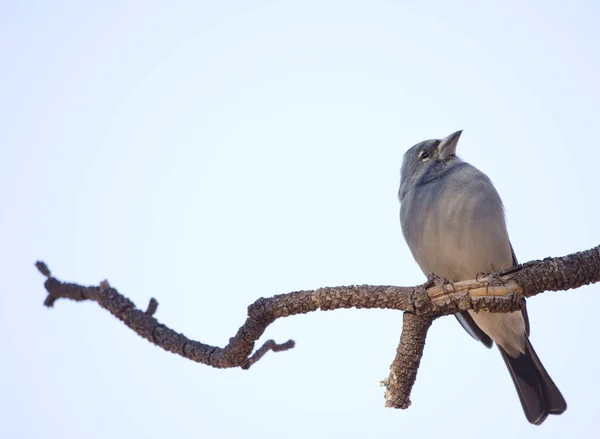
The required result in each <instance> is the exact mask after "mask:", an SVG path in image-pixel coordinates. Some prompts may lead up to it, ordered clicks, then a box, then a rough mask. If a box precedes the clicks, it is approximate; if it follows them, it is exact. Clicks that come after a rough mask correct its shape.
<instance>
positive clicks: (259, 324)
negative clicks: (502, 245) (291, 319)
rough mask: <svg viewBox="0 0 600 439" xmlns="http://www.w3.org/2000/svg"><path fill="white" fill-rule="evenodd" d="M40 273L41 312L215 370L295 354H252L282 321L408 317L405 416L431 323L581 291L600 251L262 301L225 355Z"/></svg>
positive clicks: (399, 386)
mask: <svg viewBox="0 0 600 439" xmlns="http://www.w3.org/2000/svg"><path fill="white" fill-rule="evenodd" d="M36 266H37V268H38V270H39V271H40V272H41V273H42V274H43V275H44V276H46V277H47V280H46V282H45V283H44V286H45V287H46V290H47V292H48V296H47V297H46V300H45V302H44V304H45V305H46V306H48V307H52V306H53V305H54V303H55V301H56V300H58V299H62V298H64V299H71V300H76V301H82V300H93V301H95V302H97V303H98V304H99V305H100V306H101V307H102V308H104V309H106V310H107V311H109V312H110V313H111V314H113V315H114V316H115V317H117V318H118V319H119V320H121V321H122V322H123V323H125V324H126V325H127V326H128V327H130V328H131V329H132V330H134V331H135V332H136V333H137V334H138V335H140V336H141V337H143V338H145V339H146V340H148V341H150V342H151V343H154V344H155V345H157V346H159V347H161V348H163V349H165V350H167V351H169V352H173V353H175V354H178V355H181V356H182V357H185V358H187V359H190V360H192V361H196V362H199V363H203V364H206V365H209V366H212V367H217V368H231V367H241V368H243V369H248V368H249V367H250V366H252V365H253V364H254V363H255V362H257V361H258V360H260V359H261V358H262V357H263V356H264V354H265V353H267V352H268V351H275V352H277V351H283V350H288V349H291V348H293V347H294V341H293V340H288V341H287V342H285V343H282V344H277V343H275V342H274V341H273V340H268V341H267V342H265V343H264V345H263V346H262V347H260V348H259V349H257V350H256V352H255V353H254V354H252V352H253V350H254V344H255V342H256V341H257V340H258V339H259V338H260V337H261V336H262V334H263V333H264V331H265V329H266V328H267V326H269V325H270V324H271V323H272V322H273V321H275V320H276V319H278V318H282V317H288V316H291V315H296V314H305V313H308V312H312V311H317V310H322V311H329V310H334V309H341V308H367V309H395V310H399V311H405V314H404V321H403V329H402V336H401V341H400V345H399V347H398V350H397V355H396V358H395V359H394V362H393V363H392V366H391V373H390V377H389V378H388V379H387V380H386V381H384V384H385V385H386V387H387V391H386V406H388V407H396V408H406V407H408V406H409V405H410V399H409V397H410V391H411V389H412V386H413V384H414V381H415V379H416V373H417V369H418V366H419V362H420V360H421V356H422V353H423V348H424V345H425V338H426V336H427V330H428V329H429V327H430V325H431V322H432V321H433V319H434V318H436V317H439V316H442V315H447V314H454V313H456V312H458V311H466V310H469V309H473V310H475V311H478V312H511V311H516V310H518V309H520V308H521V307H522V304H523V298H524V297H531V296H534V295H536V294H540V293H542V292H543V291H558V290H568V289H571V288H578V287H580V286H582V285H587V284H590V283H595V282H598V281H600V246H599V247H594V248H592V249H590V250H587V251H583V252H579V253H573V254H571V255H567V256H563V257H559V258H546V259H544V260H543V261H532V262H528V263H526V264H523V265H519V266H517V267H513V268H511V269H509V270H505V271H503V272H501V273H498V274H487V275H482V276H478V279H476V280H471V281H463V282H457V283H454V284H449V285H444V284H443V283H440V282H436V283H433V282H427V283H425V284H423V285H418V286H414V287H396V286H372V285H359V286H354V285H352V286H341V287H326V288H319V289H317V290H310V291H297V292H293V293H288V294H280V295H276V296H273V297H270V298H260V299H258V300H257V301H256V302H254V303H253V304H252V305H250V306H249V307H248V318H247V319H246V322H245V323H244V324H243V325H242V326H241V327H240V329H239V330H238V331H237V333H236V335H235V336H234V337H232V338H231V339H230V340H229V344H228V345H227V346H225V347H224V348H220V347H217V346H210V345H207V344H204V343H201V342H198V341H194V340H190V339H188V338H187V337H185V336H184V335H183V334H180V333H178V332H176V331H174V330H172V329H170V328H168V327H167V326H165V325H163V324H161V323H159V322H158V320H156V319H155V318H154V313H155V312H156V308H157V306H158V302H156V300H155V299H154V298H152V299H150V303H149V305H148V308H147V310H146V311H142V310H140V309H138V308H136V307H135V305H134V303H133V302H132V301H131V300H129V299H127V298H126V297H125V296H123V295H121V294H119V292H117V290H116V289H114V288H112V287H110V285H109V284H108V282H106V281H104V282H102V283H101V284H100V286H97V287H93V286H90V287H85V286H81V285H78V284H73V283H65V282H61V281H59V280H57V279H56V278H54V277H52V275H51V273H50V270H48V267H47V266H46V264H44V263H43V262H37V263H36Z"/></svg>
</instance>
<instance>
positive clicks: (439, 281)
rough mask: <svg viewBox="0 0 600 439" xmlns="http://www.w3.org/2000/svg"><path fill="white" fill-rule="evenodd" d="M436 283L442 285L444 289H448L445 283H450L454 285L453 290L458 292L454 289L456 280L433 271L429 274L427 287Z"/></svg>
mask: <svg viewBox="0 0 600 439" xmlns="http://www.w3.org/2000/svg"><path fill="white" fill-rule="evenodd" d="M434 285H439V286H441V287H442V291H446V289H445V288H444V285H450V286H451V287H452V291H453V292H456V290H455V289H454V282H453V281H452V280H451V279H448V278H445V277H439V276H438V275H437V274H435V273H431V274H429V275H428V276H427V282H426V283H425V288H430V287H432V286H434Z"/></svg>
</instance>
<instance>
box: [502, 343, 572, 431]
mask: <svg viewBox="0 0 600 439" xmlns="http://www.w3.org/2000/svg"><path fill="white" fill-rule="evenodd" d="M498 348H499V349H500V353H501V354H502V358H504V362H505V363H506V366H507V367H508V370H509V372H510V376H511V377H512V379H513V382H514V383H515V387H516V389H517V393H518V394H519V399H520V400H521V404H522V405H523V410H524V411H525V416H526V417H527V420H528V421H529V422H531V423H532V424H536V425H540V424H541V423H542V422H544V419H546V417H547V416H548V415H558V414H560V413H562V412H564V411H565V410H566V409H567V402H566V401H565V399H564V398H563V396H562V395H561V393H560V390H558V387H556V384H554V381H552V378H550V376H549V375H548V372H546V369H544V366H543V365H542V363H541V361H540V359H539V358H538V356H537V355H536V353H535V351H534V350H533V346H531V343H530V342H529V339H528V338H526V343H525V353H524V354H521V355H520V356H519V357H517V358H514V357H511V356H510V355H508V354H507V353H506V352H505V351H504V350H503V349H502V348H501V347H500V346H498Z"/></svg>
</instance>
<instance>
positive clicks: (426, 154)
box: [421, 151, 429, 160]
mask: <svg viewBox="0 0 600 439" xmlns="http://www.w3.org/2000/svg"><path fill="white" fill-rule="evenodd" d="M428 158H429V153H428V152H427V151H423V152H422V153H421V160H425V159H428Z"/></svg>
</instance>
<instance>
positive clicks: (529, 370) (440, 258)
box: [398, 130, 567, 425]
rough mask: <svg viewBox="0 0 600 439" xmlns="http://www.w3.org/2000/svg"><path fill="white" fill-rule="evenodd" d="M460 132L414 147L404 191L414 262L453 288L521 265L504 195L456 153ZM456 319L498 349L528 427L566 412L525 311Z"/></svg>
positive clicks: (403, 173)
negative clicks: (510, 232)
mask: <svg viewBox="0 0 600 439" xmlns="http://www.w3.org/2000/svg"><path fill="white" fill-rule="evenodd" d="M461 134H462V130H460V131H456V132H454V133H452V134H450V135H449V136H447V137H445V138H443V139H431V140H424V141H422V142H420V143H417V144H416V145H414V146H412V147H411V148H410V149H409V150H408V151H407V152H406V153H405V154H404V159H403V162H402V167H401V170H400V189H399V191H398V198H399V200H400V224H401V227H402V234H403V235H404V239H405V240H406V243H407V244H408V247H409V248H410V251H411V253H412V255H413V257H414V259H415V260H416V262H417V264H418V265H419V266H420V267H421V270H422V271H423V273H424V274H425V275H427V276H433V275H434V276H437V277H438V278H440V279H443V280H444V281H447V282H458V281H463V280H470V279H475V278H476V277H477V276H478V275H479V274H480V273H497V272H500V271H502V270H505V269H508V268H511V267H513V266H516V265H518V261H517V258H516V256H515V252H514V250H513V247H512V245H511V242H510V239H509V236H508V231H507V227H506V220H505V215H504V206H503V204H502V200H501V198H500V195H499V194H498V192H497V191H496V188H495V187H494V185H493V184H492V182H491V180H490V179H489V178H488V176H487V175H485V174H484V173H483V172H481V171H480V170H479V169H477V168H476V167H474V166H472V165H470V164H469V163H467V162H465V161H463V160H461V159H460V158H459V157H457V155H456V146H457V144H458V140H459V138H460V136H461ZM455 316H456V318H457V319H458V321H459V322H460V324H461V325H462V326H463V328H464V329H465V330H466V331H467V332H468V333H469V334H470V335H471V336H472V337H473V338H475V339H476V340H478V341H480V342H481V343H483V344H484V345H485V346H486V347H488V348H491V347H492V345H493V344H494V343H495V344H496V345H497V346H498V349H499V350H500V354H501V355H502V358H503V359H504V362H505V363H506V366H507V368H508V370H509V372H510V376H511V378H512V380H513V382H514V385H515V388H516V390H517V393H518V395H519V399H520V401H521V405H522V406H523V411H524V412H525V417H526V418H527V420H528V421H529V422H530V423H532V424H535V425H540V424H541V423H542V422H544V420H545V419H546V418H547V416H548V415H550V414H554V415H558V414H561V413H563V412H564V411H565V410H566V409H567V403H566V401H565V399H564V398H563V396H562V394H561V392H560V390H559V389H558V387H557V386H556V385H555V384H554V381H552V379H551V378H550V375H548V373H547V372H546V369H545V368H544V366H543V365H542V363H541V361H540V359H539V358H538V356H537V354H536V353H535V350H534V349H533V346H532V345H531V342H530V340H529V333H530V331H529V318H528V315H527V308H526V306H524V307H523V309H522V310H520V311H514V312H511V313H490V312H479V313H478V312H475V311H473V310H469V311H462V312H459V313H457V314H455Z"/></svg>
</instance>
